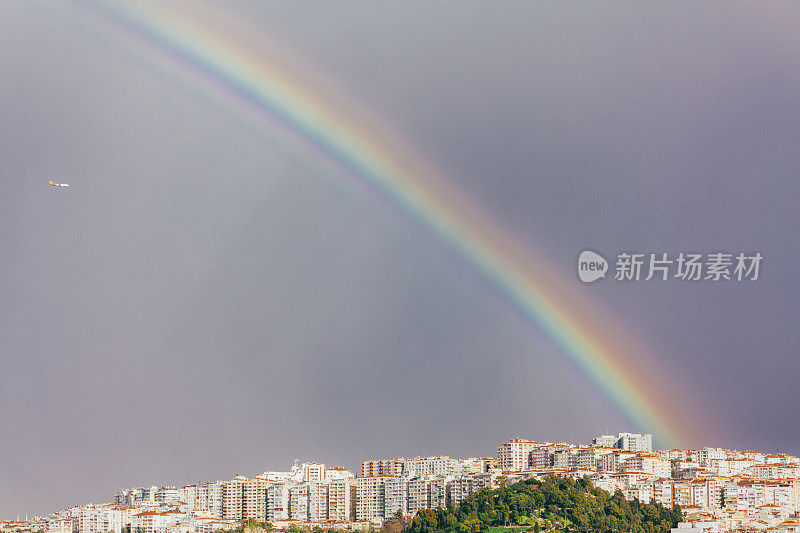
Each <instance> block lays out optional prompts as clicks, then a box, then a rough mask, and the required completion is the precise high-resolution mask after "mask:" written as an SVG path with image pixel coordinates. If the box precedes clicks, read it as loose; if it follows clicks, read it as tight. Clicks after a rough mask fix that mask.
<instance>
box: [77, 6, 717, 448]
mask: <svg viewBox="0 0 800 533" xmlns="http://www.w3.org/2000/svg"><path fill="white" fill-rule="evenodd" d="M79 3H80V4H81V5H84V6H89V7H90V8H91V11H92V12H93V13H95V14H98V15H100V16H101V17H102V18H103V19H104V20H105V21H107V22H110V23H112V24H113V25H114V26H115V27H116V28H118V29H122V30H124V31H126V32H127V33H128V34H129V35H132V36H133V37H135V38H136V39H138V40H139V41H140V42H141V43H142V46H143V47H145V48H147V49H148V50H149V51H148V52H147V53H150V54H157V55H162V56H165V57H166V59H167V61H168V62H171V63H173V64H174V65H176V67H178V68H183V69H186V70H188V71H190V73H191V74H192V75H194V76H197V75H199V76H200V78H201V79H203V80H205V81H206V82H207V84H208V90H209V91H212V92H213V91H216V94H220V95H222V98H227V99H229V100H233V101H236V102H238V103H240V104H244V105H245V106H246V109H247V110H248V112H249V113H250V114H251V116H247V117H244V120H246V121H248V122H249V123H250V124H251V125H253V123H254V121H255V122H256V125H255V127H260V128H262V129H264V128H265V126H266V127H267V128H274V124H275V123H278V124H279V125H280V126H281V127H282V128H283V130H284V134H286V133H288V134H289V136H292V137H295V138H297V139H300V141H301V142H303V143H304V144H305V148H304V149H305V150H306V151H309V148H311V149H312V150H313V152H314V153H316V154H317V156H318V157H319V158H321V159H323V160H327V162H328V163H334V164H336V165H338V166H339V167H340V168H342V169H344V170H346V171H347V172H348V173H349V174H350V175H351V176H353V177H355V178H356V179H357V181H358V183H359V184H360V186H361V187H362V188H363V187H365V188H366V189H368V190H370V191H372V193H374V194H377V195H378V196H380V197H382V198H383V199H385V200H387V201H389V202H390V203H391V204H392V205H393V206H394V207H395V208H397V209H399V210H400V211H402V212H404V213H405V214H406V215H407V216H409V217H411V218H412V219H413V220H415V221H416V222H417V223H419V224H420V225H421V226H423V227H424V228H426V229H427V230H428V231H429V232H430V233H431V234H432V235H433V236H434V237H435V238H436V239H437V240H438V241H439V242H441V243H442V244H444V245H446V246H447V247H449V248H450V249H451V250H453V251H454V252H455V253H456V254H457V255H458V256H460V257H461V258H462V259H463V260H464V261H466V262H467V263H468V264H469V265H470V266H471V267H472V268H474V269H475V270H476V271H477V272H479V273H480V275H481V276H482V277H483V278H484V279H485V280H486V281H488V282H489V283H490V284H491V286H492V287H493V288H494V289H495V290H496V291H498V292H499V294H500V295H501V296H502V298H503V299H504V300H505V301H507V302H508V303H510V304H511V305H512V306H513V308H514V309H515V310H516V311H517V312H518V313H520V314H521V315H522V316H523V317H524V318H525V319H526V320H527V321H528V322H529V323H531V324H533V325H535V326H536V327H537V328H538V329H539V330H541V331H542V332H543V333H544V334H545V335H546V336H547V337H548V338H549V339H550V341H551V342H552V343H553V344H554V345H555V346H556V347H557V348H558V350H559V352H560V353H561V354H563V356H564V357H565V358H566V359H567V360H568V361H569V362H570V363H571V364H573V365H574V366H575V367H576V368H577V369H578V370H579V371H580V373H581V374H582V375H584V376H585V377H586V378H587V380H588V381H589V382H590V383H591V384H593V385H594V386H595V387H597V388H598V389H599V390H600V391H601V392H602V394H603V395H604V396H605V397H606V398H607V399H608V400H609V401H610V402H611V404H613V406H614V407H615V408H616V409H617V411H618V412H619V413H620V414H622V415H623V416H624V417H625V418H626V419H627V420H629V421H630V422H631V423H632V424H634V425H635V426H636V428H637V429H638V430H642V431H647V432H652V433H653V434H654V437H655V438H656V440H657V441H658V442H659V443H660V444H661V445H662V446H676V445H684V444H687V443H689V442H695V441H696V439H695V438H694V436H695V435H699V432H696V430H697V429H699V428H698V426H693V422H694V423H697V422H698V421H697V420H696V416H693V417H687V416H686V414H685V413H686V412H687V411H686V410H684V409H682V408H680V407H679V406H680V405H682V404H684V402H685V401H686V395H685V393H683V392H681V388H680V386H678V385H677V384H676V380H670V379H669V378H668V377H667V375H666V374H665V370H664V369H663V368H659V367H658V365H657V361H658V358H656V357H654V355H653V354H649V353H648V351H647V350H646V349H644V348H643V347H642V344H641V343H639V342H637V340H636V339H634V338H633V337H632V336H631V335H630V334H629V333H628V332H626V331H625V330H623V329H622V328H620V327H619V326H617V325H615V324H613V323H612V322H611V321H610V319H608V318H601V319H598V318H597V317H604V316H607V315H608V313H607V311H604V310H599V309H597V308H596V307H595V305H594V304H593V302H591V301H589V300H588V298H587V297H586V295H585V294H582V292H583V293H585V292H588V291H586V288H585V287H576V285H578V284H577V283H576V281H575V279H572V278H570V279H568V280H565V279H562V278H561V276H560V275H559V274H558V273H556V272H554V271H553V268H552V267H551V266H550V265H549V264H548V262H547V260H546V258H545V257H543V256H542V254H536V253H534V252H533V251H532V250H530V249H529V248H528V247H526V246H523V245H522V244H521V243H520V242H518V241H517V240H516V239H515V238H514V236H513V235H512V234H511V233H510V232H509V231H507V230H506V229H505V228H503V227H502V226H501V225H500V224H498V223H497V222H496V221H495V220H493V219H492V217H490V216H488V215H487V214H486V213H485V212H484V211H483V210H482V209H481V208H480V206H479V205H477V204H476V203H475V202H473V201H471V200H470V199H469V198H467V197H466V196H465V195H464V194H463V193H462V192H461V191H460V190H459V189H458V188H456V187H455V186H453V185H452V183H451V181H449V180H448V179H447V178H446V176H445V175H444V173H442V172H441V171H439V170H438V169H437V168H435V167H434V165H432V164H431V163H429V162H427V161H425V160H424V159H423V158H422V157H421V156H420V155H419V154H418V153H416V152H415V151H414V150H413V149H411V148H410V147H409V146H407V145H406V143H405V142H404V141H403V139H401V138H398V136H397V135H395V134H393V133H392V132H391V131H386V128H385V126H384V125H383V124H382V123H368V122H367V120H368V119H367V118H366V115H365V113H364V112H363V110H357V109H351V110H349V111H348V106H347V104H345V103H341V102H336V104H334V103H333V102H332V101H331V100H333V99H332V98H331V97H329V96H327V95H329V92H328V91H324V92H323V91H317V92H314V91H313V90H310V89H309V87H308V85H307V84H301V83H300V82H299V81H298V79H297V78H295V77H293V76H292V74H291V73H290V72H289V66H287V65H286V64H281V63H280V61H271V60H270V59H269V58H267V57H265V55H264V52H263V51H259V55H258V56H256V55H255V54H254V53H253V50H252V49H248V47H246V46H241V45H239V44H238V41H237V40H236V39H235V38H233V37H231V35H228V34H223V33H222V32H221V31H220V30H219V24H217V23H214V24H203V23H202V22H200V21H198V20H195V19H191V18H190V17H189V16H188V15H187V14H186V13H178V12H171V11H169V9H168V8H167V7H165V6H163V5H161V3H159V4H152V5H150V4H147V3H146V2H145V3H141V2H136V5H135V6H134V2H130V3H127V2H123V1H119V0H107V1H102V0H87V1H80V2H79ZM322 95H326V96H325V97H324V98H323V96H322ZM225 105H226V107H227V108H230V105H229V103H228V104H225ZM350 107H352V106H350ZM239 118H242V117H239ZM576 252H577V251H576ZM581 289H584V290H583V291H581ZM689 418H692V419H695V420H689ZM705 430H706V431H707V430H708V428H707V427H706V428H705Z"/></svg>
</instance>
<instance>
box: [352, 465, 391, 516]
mask: <svg viewBox="0 0 800 533" xmlns="http://www.w3.org/2000/svg"><path fill="white" fill-rule="evenodd" d="M389 479H394V477H387V476H380V477H360V478H358V484H357V488H356V520H357V521H359V522H360V521H369V522H380V521H382V520H383V518H384V516H385V507H384V502H385V500H384V497H385V495H386V481H387V480H389Z"/></svg>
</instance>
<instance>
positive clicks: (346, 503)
mask: <svg viewBox="0 0 800 533" xmlns="http://www.w3.org/2000/svg"><path fill="white" fill-rule="evenodd" d="M348 472H350V471H349V470H348ZM357 486H358V483H357V481H355V479H352V478H351V479H334V480H331V481H329V482H328V520H331V521H333V522H351V521H353V520H355V507H356V487H357Z"/></svg>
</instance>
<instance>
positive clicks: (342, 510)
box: [0, 433, 800, 533]
mask: <svg viewBox="0 0 800 533" xmlns="http://www.w3.org/2000/svg"><path fill="white" fill-rule="evenodd" d="M552 475H556V476H561V477H563V478H572V479H587V480H590V481H591V483H592V484H593V485H594V486H595V487H597V488H601V489H604V490H606V491H608V492H609V493H612V494H614V493H616V492H617V491H619V492H620V493H621V494H622V496H624V498H625V499H627V500H639V501H641V502H644V503H651V502H652V503H658V504H661V505H662V506H664V507H665V508H667V509H672V508H673V507H674V506H680V508H681V509H682V510H683V517H684V519H683V522H681V523H680V524H679V528H695V529H698V530H703V531H710V532H723V531H765V530H768V531H786V532H800V520H799V519H798V518H797V516H796V513H797V512H798V511H800V459H798V458H797V457H793V456H789V455H785V454H764V453H760V452H755V451H746V452H738V451H732V450H725V449H721V448H703V449H700V450H678V449H672V450H657V451H653V449H652V438H651V436H650V435H647V434H644V435H642V434H632V433H620V434H618V435H601V436H599V437H597V438H595V439H594V440H593V441H592V443H591V444H587V445H575V444H568V443H563V442H560V443H554V442H537V441H532V440H527V439H522V438H515V439H512V440H510V441H508V442H505V443H503V444H501V445H500V446H499V447H498V449H497V457H496V458H495V457H478V458H468V459H454V458H451V457H448V456H434V457H414V458H402V457H399V458H386V459H369V460H365V461H363V462H362V464H361V475H360V476H358V477H357V476H356V475H355V474H354V473H353V472H352V471H350V470H348V469H346V468H343V467H330V468H326V466H325V465H324V464H320V463H312V462H306V463H298V462H295V464H294V465H293V466H292V467H291V469H289V470H288V471H281V472H274V471H269V472H264V473H262V474H258V475H256V476H253V477H246V476H241V475H237V476H235V477H234V478H232V479H230V480H218V481H212V482H206V483H196V484H192V485H186V486H183V487H180V488H178V487H174V486H163V487H156V486H151V487H134V488H128V489H123V490H120V491H119V492H118V493H117V494H116V495H115V497H114V501H113V503H103V504H88V505H80V506H76V507H71V508H69V509H65V510H63V511H60V512H58V513H55V514H53V515H50V516H48V517H35V518H34V519H32V520H26V521H19V520H18V521H8V522H0V530H1V531H2V533H6V532H11V531H14V532H22V531H30V532H38V531H41V532H43V533H109V532H112V533H125V532H128V531H130V532H136V531H141V532H142V533H211V532H212V531H217V530H228V529H234V528H237V527H240V526H242V525H243V524H244V523H246V522H252V521H257V522H269V523H271V524H272V525H273V527H275V528H278V529H289V528H290V527H291V526H292V525H293V524H294V525H297V526H302V527H307V528H313V527H317V526H318V527H321V528H324V529H332V528H333V529H338V530H353V529H368V528H370V527H373V526H378V525H381V524H383V522H384V521H386V520H387V519H389V518H391V517H396V516H405V517H413V516H415V515H417V514H418V513H419V511H421V510H423V509H436V508H445V507H447V506H448V505H451V506H452V505H455V504H458V503H460V502H462V501H464V500H465V499H466V498H468V497H469V496H470V495H473V494H475V493H477V492H478V491H480V490H481V489H484V488H489V489H494V488H497V487H498V486H500V485H504V484H506V483H513V482H517V481H523V480H529V479H545V478H547V477H548V476H552Z"/></svg>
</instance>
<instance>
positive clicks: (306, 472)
mask: <svg viewBox="0 0 800 533" xmlns="http://www.w3.org/2000/svg"><path fill="white" fill-rule="evenodd" d="M300 467H301V468H302V471H303V477H302V480H303V481H322V480H323V479H325V465H324V464H322V463H303V464H302V465H300Z"/></svg>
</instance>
